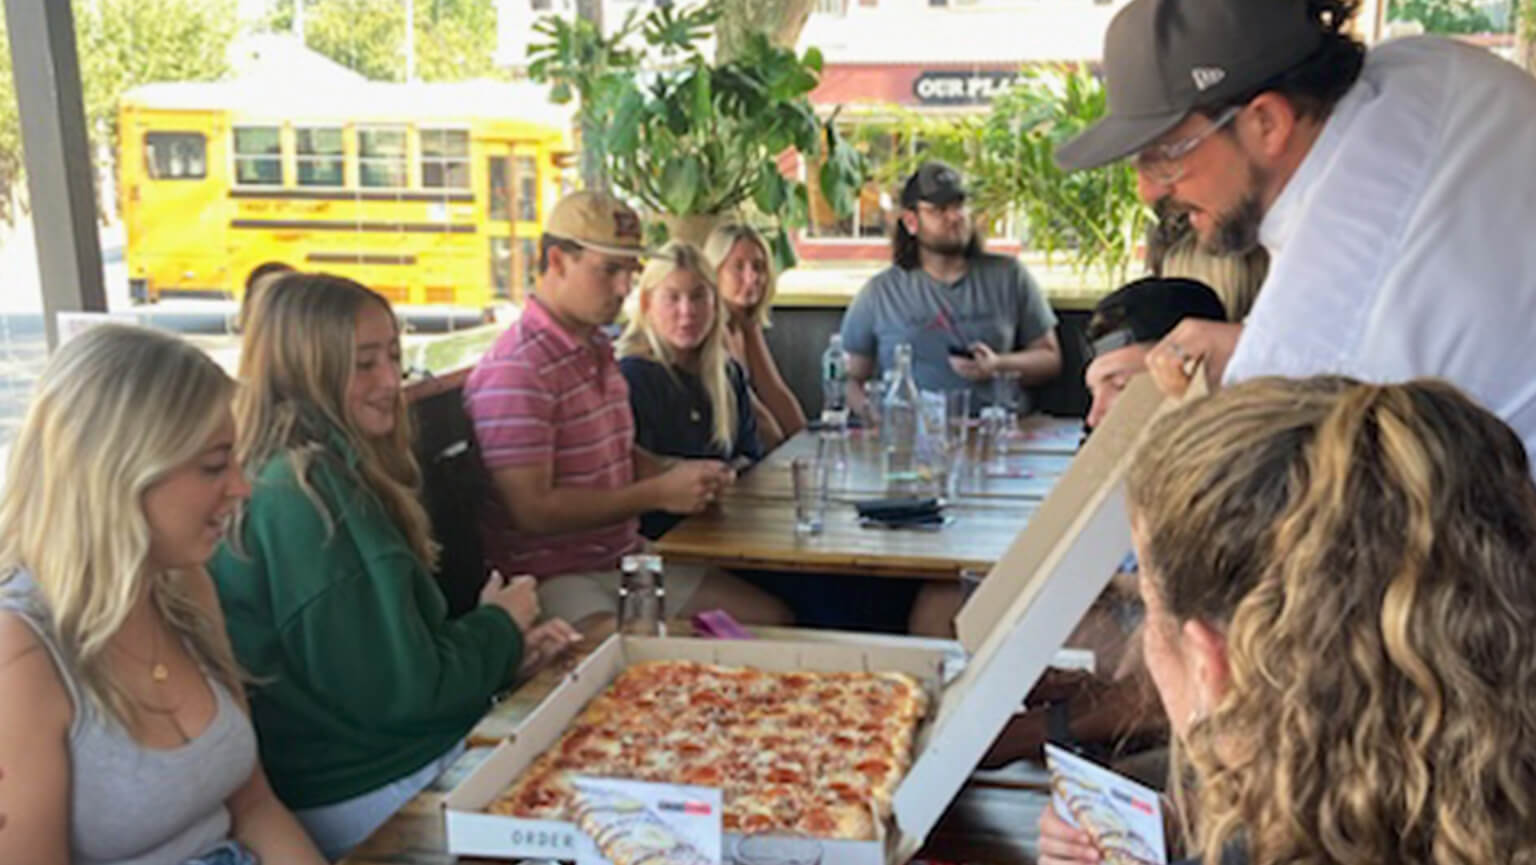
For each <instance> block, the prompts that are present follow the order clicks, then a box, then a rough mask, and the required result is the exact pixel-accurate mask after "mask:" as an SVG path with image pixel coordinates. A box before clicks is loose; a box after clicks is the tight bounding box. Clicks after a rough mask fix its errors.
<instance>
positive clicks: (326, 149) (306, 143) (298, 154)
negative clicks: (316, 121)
mask: <svg viewBox="0 0 1536 865" xmlns="http://www.w3.org/2000/svg"><path fill="white" fill-rule="evenodd" d="M293 149H294V162H295V167H296V168H297V170H298V181H299V185H300V186H344V185H345V184H346V157H345V156H344V155H343V153H342V147H341V128H340V127H334V126H316V127H304V126H301V127H299V128H297V129H295V130H294V131H293Z"/></svg>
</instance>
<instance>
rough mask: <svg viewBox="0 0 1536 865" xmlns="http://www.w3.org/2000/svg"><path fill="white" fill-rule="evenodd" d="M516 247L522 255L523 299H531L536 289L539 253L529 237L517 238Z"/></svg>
mask: <svg viewBox="0 0 1536 865" xmlns="http://www.w3.org/2000/svg"><path fill="white" fill-rule="evenodd" d="M517 245H518V250H519V251H520V252H521V253H522V266H523V273H522V276H523V297H532V296H533V290H534V289H535V288H538V285H537V282H538V274H539V251H538V249H537V248H536V247H535V245H534V242H533V238H531V237H519V238H518V239H517Z"/></svg>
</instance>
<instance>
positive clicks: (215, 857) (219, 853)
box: [182, 841, 260, 865]
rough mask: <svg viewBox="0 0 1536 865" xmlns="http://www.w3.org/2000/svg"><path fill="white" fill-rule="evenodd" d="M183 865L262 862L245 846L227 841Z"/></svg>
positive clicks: (245, 864) (230, 864) (247, 864)
mask: <svg viewBox="0 0 1536 865" xmlns="http://www.w3.org/2000/svg"><path fill="white" fill-rule="evenodd" d="M182 865H260V862H259V861H258V860H257V859H256V854H255V853H252V852H251V851H249V850H247V849H245V845H244V844H241V843H240V842H239V841H225V842H224V843H223V844H220V845H219V846H217V847H215V848H213V849H212V850H209V851H208V852H207V853H203V854H202V855H199V856H194V857H192V858H191V859H188V860H187V861H185V862H183V863H182Z"/></svg>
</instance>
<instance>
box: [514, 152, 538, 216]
mask: <svg viewBox="0 0 1536 865" xmlns="http://www.w3.org/2000/svg"><path fill="white" fill-rule="evenodd" d="M517 218H518V219H520V220H522V221H524V222H537V221H538V219H539V163H538V162H537V161H536V160H535V159H534V158H533V157H532V156H519V157H517Z"/></svg>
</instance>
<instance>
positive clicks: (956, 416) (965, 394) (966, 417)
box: [944, 388, 971, 451]
mask: <svg viewBox="0 0 1536 865" xmlns="http://www.w3.org/2000/svg"><path fill="white" fill-rule="evenodd" d="M970 426H971V391H970V388H963V389H960V390H951V391H945V392H944V445H945V447H946V448H948V449H949V450H950V451H955V450H964V449H965V439H966V433H967V431H968V430H969V429H970Z"/></svg>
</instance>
